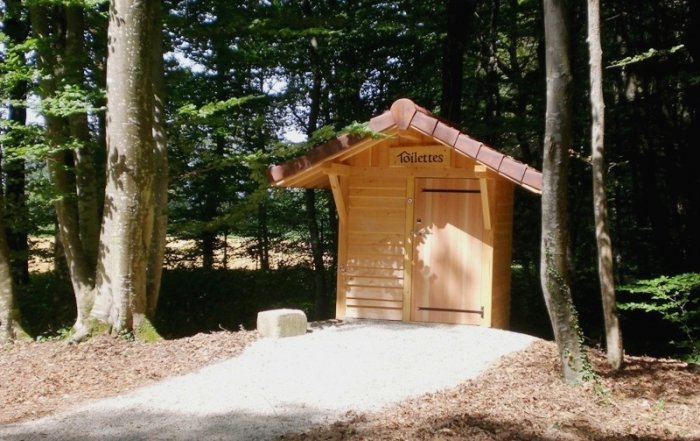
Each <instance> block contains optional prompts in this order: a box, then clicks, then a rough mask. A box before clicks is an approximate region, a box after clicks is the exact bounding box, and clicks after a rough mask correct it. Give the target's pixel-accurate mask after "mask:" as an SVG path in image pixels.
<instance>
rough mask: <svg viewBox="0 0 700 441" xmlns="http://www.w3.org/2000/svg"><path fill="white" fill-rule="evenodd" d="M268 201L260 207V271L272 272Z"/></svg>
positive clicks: (264, 201)
mask: <svg viewBox="0 0 700 441" xmlns="http://www.w3.org/2000/svg"><path fill="white" fill-rule="evenodd" d="M266 202H267V199H263V200H262V201H261V202H260V204H259V205H258V256H259V259H260V269H261V270H263V271H270V231H269V227H268V222H267V204H266Z"/></svg>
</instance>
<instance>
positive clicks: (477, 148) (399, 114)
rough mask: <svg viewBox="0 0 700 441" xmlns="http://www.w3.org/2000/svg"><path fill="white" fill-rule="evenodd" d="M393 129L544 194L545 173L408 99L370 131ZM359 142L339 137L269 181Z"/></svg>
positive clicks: (274, 171)
mask: <svg viewBox="0 0 700 441" xmlns="http://www.w3.org/2000/svg"><path fill="white" fill-rule="evenodd" d="M394 126H396V127H398V128H399V129H400V130H407V129H408V128H413V129H416V130H418V131H420V132H423V133H426V134H428V135H430V136H432V137H434V138H435V139H437V140H439V141H441V142H443V143H445V144H447V145H450V146H453V147H454V148H455V149H456V150H458V151H460V152H461V153H463V154H465V155H467V156H469V157H470V158H473V159H475V160H477V161H478V162H479V163H481V164H484V165H486V166H487V167H489V168H490V169H492V170H493V171H495V172H496V173H498V174H500V175H501V176H503V177H505V178H507V179H510V180H512V181H514V182H516V183H517V184H520V185H522V186H524V187H526V188H528V189H529V190H531V191H534V192H541V190H542V173H540V172H539V171H537V170H535V169H534V168H531V167H529V166H527V165H526V164H523V163H521V162H520V161H517V160H516V159H513V158H511V157H510V156H506V155H504V154H503V153H501V152H499V151H498V150H495V149H493V148H491V147H489V146H486V145H484V144H483V143H481V142H479V141H477V140H475V139H472V138H470V137H469V136H467V135H466V134H464V133H461V132H460V131H459V130H457V129H455V128H453V127H451V126H450V123H449V122H447V121H441V120H440V119H439V118H438V117H436V116H435V115H433V114H432V113H430V112H428V111H427V110H425V109H424V108H422V107H419V106H417V105H416V104H415V103H413V101H411V100H409V99H406V98H402V99H399V100H397V101H395V102H394V104H392V106H391V110H390V111H388V112H384V113H382V114H381V115H378V116H375V117H374V118H372V119H370V121H369V128H370V129H371V130H373V131H376V132H382V131H385V130H388V129H389V128H391V127H394ZM357 141H358V140H357V139H350V138H349V137H348V136H347V135H345V136H340V137H338V138H336V139H333V140H331V141H328V142H327V143H325V144H323V145H321V146H318V147H316V148H314V149H312V150H311V151H309V152H308V153H307V154H306V155H304V156H301V157H299V158H296V159H293V160H291V161H287V162H285V163H284V164H282V165H277V166H274V167H271V168H270V169H269V170H268V177H269V178H270V180H271V181H272V182H280V181H282V180H284V179H287V178H290V177H292V176H293V175H295V174H296V173H299V172H302V171H304V170H306V169H308V168H309V167H311V166H313V165H315V164H318V163H320V162H322V161H324V160H327V159H329V158H330V157H332V156H333V155H336V154H337V153H339V152H342V151H344V150H347V149H349V148H352V146H353V145H354V144H355V143H356V142H357Z"/></svg>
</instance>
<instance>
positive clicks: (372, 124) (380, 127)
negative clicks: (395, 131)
mask: <svg viewBox="0 0 700 441" xmlns="http://www.w3.org/2000/svg"><path fill="white" fill-rule="evenodd" d="M394 124H395V123H394V115H392V114H391V112H384V113H382V114H381V115H377V116H375V117H374V118H372V119H370V120H369V124H368V126H369V129H370V130H372V131H375V132H383V131H384V130H386V129H388V128H390V127H391V126H393V125H394Z"/></svg>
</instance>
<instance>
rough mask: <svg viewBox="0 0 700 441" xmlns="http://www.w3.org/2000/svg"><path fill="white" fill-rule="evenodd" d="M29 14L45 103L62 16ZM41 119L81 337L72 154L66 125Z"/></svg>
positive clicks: (85, 302) (85, 295)
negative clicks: (35, 42) (44, 124)
mask: <svg viewBox="0 0 700 441" xmlns="http://www.w3.org/2000/svg"><path fill="white" fill-rule="evenodd" d="M29 13H30V20H31V25H32V32H33V33H34V35H35V37H36V38H37V39H38V40H39V49H38V50H37V53H38V66H39V69H40V70H41V71H42V76H41V79H40V81H39V91H40V96H41V97H42V99H46V98H50V97H53V95H54V94H55V92H56V89H57V84H56V78H61V77H63V75H64V74H65V70H64V58H63V55H64V53H65V44H66V30H65V27H64V21H63V20H62V17H60V16H59V15H58V14H60V13H62V10H61V9H57V10H51V9H49V8H47V7H44V6H31V7H30V8H29ZM44 118H45V120H46V138H47V142H48V144H49V145H50V146H51V148H52V151H51V153H49V156H48V160H47V162H48V170H49V178H50V180H51V183H52V184H53V185H54V187H55V189H56V191H57V193H58V194H59V197H58V198H57V200H56V202H55V203H54V207H55V210H56V218H57V220H58V235H59V237H60V243H61V245H62V246H63V251H64V254H65V258H66V264H67V266H68V273H69V275H70V279H71V285H72V286H73V292H74V294H75V299H76V306H77V318H76V322H75V326H74V328H75V331H76V334H77V335H82V334H84V333H86V332H87V324H86V320H87V317H88V315H89V313H90V309H91V308H92V305H93V301H94V291H93V289H94V266H93V265H91V264H90V260H89V258H88V257H87V255H86V252H85V250H86V248H85V246H84V244H83V242H82V240H81V228H80V224H81V220H80V212H79V209H78V202H77V199H78V195H77V192H76V181H75V176H74V175H73V173H72V172H71V171H70V170H71V169H72V166H73V165H74V164H73V163H74V161H73V160H72V153H71V152H69V151H66V150H64V143H65V140H66V139H65V135H66V133H68V131H69V129H68V124H67V123H66V121H65V120H64V119H63V118H59V117H58V116H55V115H52V114H51V113H46V114H45V115H44ZM86 221H87V220H86Z"/></svg>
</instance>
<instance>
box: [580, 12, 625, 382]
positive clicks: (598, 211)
mask: <svg viewBox="0 0 700 441" xmlns="http://www.w3.org/2000/svg"><path fill="white" fill-rule="evenodd" d="M588 51H589V56H590V82H591V162H592V166H593V215H594V217H595V233H596V244H597V246H598V278H599V280H600V294H601V296H602V300H603V318H604V320H605V342H606V348H607V356H608V363H609V364H610V366H611V367H612V368H613V369H616V370H617V369H620V368H621V367H622V362H623V358H624V355H623V347H622V331H621V330H620V322H619V320H618V317H617V306H616V305H617V302H616V300H615V280H614V276H613V274H614V273H613V253H612V244H611V240H610V232H609V227H608V204H607V201H606V195H605V159H604V149H605V141H604V135H605V102H604V99H603V67H602V58H603V56H602V49H601V44H600V0H588Z"/></svg>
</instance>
